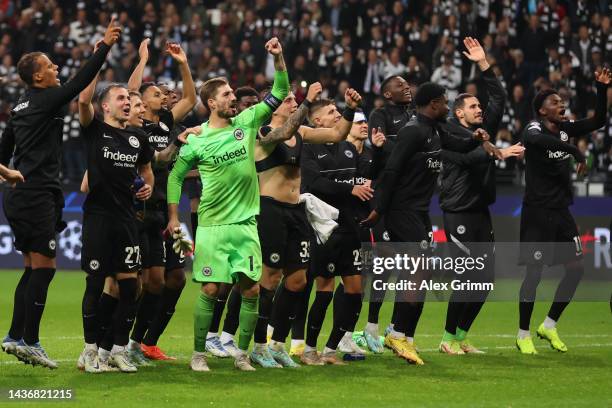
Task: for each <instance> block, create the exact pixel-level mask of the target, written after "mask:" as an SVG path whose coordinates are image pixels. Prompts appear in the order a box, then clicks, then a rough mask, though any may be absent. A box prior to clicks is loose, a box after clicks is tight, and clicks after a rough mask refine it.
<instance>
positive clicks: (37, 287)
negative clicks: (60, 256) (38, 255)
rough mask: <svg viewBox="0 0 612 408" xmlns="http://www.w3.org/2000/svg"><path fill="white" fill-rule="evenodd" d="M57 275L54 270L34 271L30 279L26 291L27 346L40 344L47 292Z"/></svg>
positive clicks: (25, 337)
mask: <svg viewBox="0 0 612 408" xmlns="http://www.w3.org/2000/svg"><path fill="white" fill-rule="evenodd" d="M54 275H55V269H53V268H36V269H32V274H31V275H30V279H28V285H27V287H26V291H25V296H24V299H25V320H24V322H25V324H24V330H23V340H24V341H25V342H26V344H35V343H37V342H38V332H39V330H40V321H41V319H42V315H43V312H44V311H45V303H46V301H47V291H48V290H49V284H50V283H51V280H52V279H53V276H54Z"/></svg>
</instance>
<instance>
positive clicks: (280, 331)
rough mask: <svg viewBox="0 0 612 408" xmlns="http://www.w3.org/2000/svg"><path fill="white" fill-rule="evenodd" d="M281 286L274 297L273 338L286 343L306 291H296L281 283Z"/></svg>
mask: <svg viewBox="0 0 612 408" xmlns="http://www.w3.org/2000/svg"><path fill="white" fill-rule="evenodd" d="M280 287H281V288H280V290H278V291H277V292H276V297H275V298H274V308H273V312H272V321H273V322H274V332H273V333H272V340H274V341H279V342H281V343H284V342H285V341H286V340H287V336H289V330H291V323H292V322H293V320H295V316H296V314H297V311H298V309H299V308H300V306H301V300H302V296H303V293H304V292H294V291H292V290H289V289H287V288H286V287H285V285H284V284H281V285H280Z"/></svg>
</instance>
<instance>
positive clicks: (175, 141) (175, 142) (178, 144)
mask: <svg viewBox="0 0 612 408" xmlns="http://www.w3.org/2000/svg"><path fill="white" fill-rule="evenodd" d="M172 144H173V145H175V146H176V147H178V148H179V149H180V148H181V146H183V145H184V144H185V143H183V142H181V141H180V140H179V138H178V137H177V138H176V139H174V142H172Z"/></svg>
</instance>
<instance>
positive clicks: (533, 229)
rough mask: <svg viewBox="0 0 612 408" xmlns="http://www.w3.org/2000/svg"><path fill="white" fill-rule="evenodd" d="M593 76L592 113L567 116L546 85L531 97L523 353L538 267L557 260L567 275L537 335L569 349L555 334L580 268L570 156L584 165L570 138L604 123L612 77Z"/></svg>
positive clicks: (529, 348)
mask: <svg viewBox="0 0 612 408" xmlns="http://www.w3.org/2000/svg"><path fill="white" fill-rule="evenodd" d="M594 76H595V81H596V84H597V106H596V109H595V115H594V116H593V117H591V118H588V119H582V120H578V121H573V120H567V119H566V116H565V104H564V103H563V99H561V97H560V96H559V94H558V93H557V92H556V91H555V90H553V89H548V90H543V91H540V92H539V93H538V94H537V95H536V96H535V97H534V99H533V110H534V112H535V114H536V119H535V120H534V121H532V122H530V123H528V124H527V126H526V127H525V130H524V131H523V144H524V145H525V149H526V151H525V164H526V168H525V183H526V185H525V197H524V198H523V210H522V212H521V239H520V241H521V251H520V252H521V253H520V261H521V263H522V264H525V265H526V274H525V279H524V280H523V284H522V285H521V291H520V299H519V300H520V303H519V315H520V321H519V331H518V336H517V339H516V346H517V348H518V349H519V351H520V352H521V353H523V354H537V351H536V349H535V346H534V345H533V341H532V339H531V334H530V332H529V324H530V321H531V314H532V312H533V304H534V301H535V296H536V289H537V287H538V284H539V282H540V279H541V276H542V269H543V267H544V265H558V264H563V265H564V267H565V275H564V276H563V278H562V279H561V281H560V282H559V286H558V287H557V291H556V293H555V297H554V301H553V303H552V305H551V307H550V310H549V311H548V315H547V316H546V318H545V319H544V322H543V323H542V324H540V326H539V327H538V329H537V335H538V337H540V338H542V339H545V340H546V341H548V342H549V343H550V345H551V347H552V348H553V349H554V350H557V351H561V352H566V351H567V346H566V345H565V344H564V343H563V341H561V339H560V338H559V334H558V333H557V328H556V326H557V321H558V320H559V317H560V316H561V314H562V313H563V311H564V310H565V308H566V307H567V305H568V304H569V302H570V301H571V299H572V297H573V296H574V292H575V291H576V287H577V286H578V283H579V282H580V279H581V278H582V275H583V273H584V265H583V262H582V244H581V242H580V235H579V234H578V229H577V227H576V222H575V221H574V218H573V217H572V214H571V213H570V211H569V208H568V207H569V206H570V205H571V204H572V202H573V189H572V181H571V180H572V179H571V173H572V169H571V161H570V158H571V157H572V156H573V157H574V159H575V160H576V161H577V162H578V164H577V166H576V171H577V173H578V174H582V173H583V172H584V170H585V158H584V156H583V155H582V153H580V150H578V148H577V147H576V146H575V145H574V144H572V143H571V142H570V138H574V137H579V136H583V135H587V134H589V133H590V132H592V131H594V130H596V129H599V128H600V127H602V126H604V125H605V121H606V94H607V87H608V85H609V84H610V81H611V80H612V73H611V72H610V70H609V69H608V68H602V69H600V70H599V71H596V72H595V75H594Z"/></svg>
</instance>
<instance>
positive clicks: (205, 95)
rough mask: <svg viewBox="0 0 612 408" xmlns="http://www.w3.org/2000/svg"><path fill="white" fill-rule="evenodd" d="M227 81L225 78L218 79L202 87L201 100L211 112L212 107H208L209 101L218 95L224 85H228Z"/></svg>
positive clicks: (213, 79)
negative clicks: (218, 90)
mask: <svg viewBox="0 0 612 408" xmlns="http://www.w3.org/2000/svg"><path fill="white" fill-rule="evenodd" d="M228 83H229V82H227V79H225V78H224V77H217V78H212V79H209V80H208V81H206V82H204V83H203V84H202V86H201V87H200V99H201V100H202V103H203V104H204V105H205V106H206V107H207V108H208V110H210V106H208V99H209V98H211V97H214V96H215V95H216V94H217V89H219V88H220V87H222V86H223V85H227V84H228Z"/></svg>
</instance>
